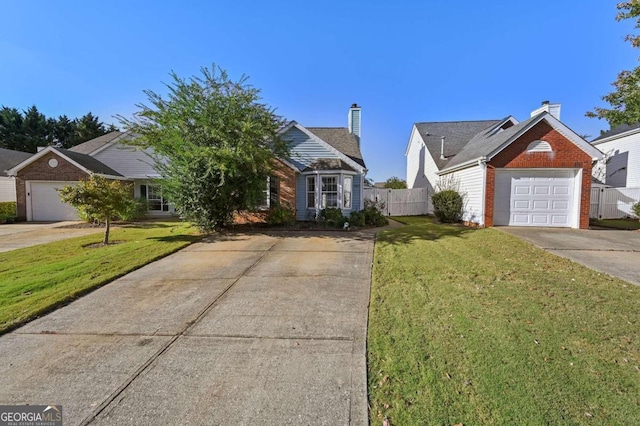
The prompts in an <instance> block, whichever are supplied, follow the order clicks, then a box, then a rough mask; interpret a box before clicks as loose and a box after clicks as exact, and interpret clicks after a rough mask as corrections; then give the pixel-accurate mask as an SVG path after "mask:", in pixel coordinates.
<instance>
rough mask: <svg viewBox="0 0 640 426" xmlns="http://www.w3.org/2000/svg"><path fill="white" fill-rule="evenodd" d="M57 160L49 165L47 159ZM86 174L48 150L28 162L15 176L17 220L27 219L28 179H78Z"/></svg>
mask: <svg viewBox="0 0 640 426" xmlns="http://www.w3.org/2000/svg"><path fill="white" fill-rule="evenodd" d="M52 158H55V159H56V160H58V166H57V167H51V166H49V160H50V159H52ZM87 177H88V175H87V173H85V172H84V171H82V170H80V169H79V168H77V167H76V166H74V165H73V164H71V163H69V162H68V161H67V160H65V159H64V158H62V157H60V156H59V155H57V154H55V153H53V152H49V153H47V154H45V155H44V156H43V157H41V158H39V159H37V160H36V161H34V162H33V163H31V164H29V165H28V166H27V167H25V168H24V169H22V170H20V171H19V172H18V175H17V176H16V199H17V207H18V220H27V190H26V185H25V183H26V181H28V180H52V181H78V180H80V179H85V178H87Z"/></svg>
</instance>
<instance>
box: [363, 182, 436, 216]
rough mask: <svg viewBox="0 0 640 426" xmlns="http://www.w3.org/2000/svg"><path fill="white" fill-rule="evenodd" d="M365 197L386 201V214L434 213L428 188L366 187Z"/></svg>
mask: <svg viewBox="0 0 640 426" xmlns="http://www.w3.org/2000/svg"><path fill="white" fill-rule="evenodd" d="M364 198H365V200H372V201H377V202H382V203H384V209H383V210H382V213H383V214H384V215H386V216H418V215H421V214H429V213H433V207H432V205H431V197H430V196H429V193H428V191H427V188H414V189H386V188H365V190H364Z"/></svg>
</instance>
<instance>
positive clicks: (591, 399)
mask: <svg viewBox="0 0 640 426" xmlns="http://www.w3.org/2000/svg"><path fill="white" fill-rule="evenodd" d="M400 220H401V221H403V222H404V223H405V224H406V225H407V226H404V227H401V228H398V229H395V230H390V231H386V232H382V233H380V234H378V236H377V241H376V248H375V256H374V270H373V285H372V291H371V304H370V312H369V330H368V377H369V400H370V405H371V415H370V416H371V418H370V419H371V424H372V425H381V424H382V422H383V420H384V419H385V418H387V419H388V420H389V423H390V424H391V425H402V424H425V425H427V424H465V425H466V424H491V425H493V424H495V425H498V424H578V425H580V424H585V425H586V424H616V425H636V424H640V411H638V407H639V406H640V310H639V309H638V306H640V287H637V286H634V285H631V284H629V283H626V282H624V281H621V280H618V279H615V278H612V277H610V276H608V275H606V274H601V273H598V272H596V271H593V270H591V269H588V268H586V267H584V266H581V265H579V264H577V263H574V262H571V261H569V260H567V259H564V258H561V257H558V256H555V255H553V254H550V253H547V252H545V251H544V250H542V249H539V248H537V247H535V246H533V245H531V244H529V243H527V242H524V241H521V240H519V239H517V238H515V237H513V236H510V235H508V234H506V233H503V232H499V231H497V230H494V229H470V228H464V227H461V226H452V225H437V224H434V223H433V221H432V219H430V218H425V217H417V218H400ZM594 422H595V423H594Z"/></svg>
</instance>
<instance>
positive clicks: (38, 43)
mask: <svg viewBox="0 0 640 426" xmlns="http://www.w3.org/2000/svg"><path fill="white" fill-rule="evenodd" d="M615 5H616V1H615V0H581V1H577V0H565V1H557V2H550V1H549V2H535V3H532V2H515V1H491V2H476V1H462V2H453V3H452V2H447V1H443V0H441V1H395V2H393V1H377V0H369V1H349V2H346V1H333V0H325V1H322V2H303V1H295V2H294V1H271V2H262V1H241V0H236V1H233V2H222V1H190V2H177V1H134V0H131V1H105V2H93V1H87V2H76V1H73V2H72V1H65V0H58V1H55V2H52V1H44V0H43V1H27V0H23V1H18V0H8V1H5V2H3V7H2V9H3V10H2V13H1V14H0V54H1V57H2V61H1V62H0V105H4V106H9V107H16V108H21V109H26V108H28V107H29V106H30V105H33V104H35V105H36V106H37V107H38V108H39V109H40V110H41V111H42V112H43V113H45V114H46V115H47V116H57V115H60V114H66V115H68V116H71V117H74V116H80V115H83V114H85V113H86V112H88V111H91V112H93V113H94V114H97V115H99V116H100V118H101V119H102V120H103V121H105V122H116V120H115V119H114V118H112V117H113V116H114V115H116V114H122V115H130V114H131V113H133V112H134V111H136V107H135V104H136V103H140V102H144V101H145V96H144V94H143V93H142V91H143V90H144V89H151V90H154V91H156V92H162V91H163V85H162V82H163V81H164V82H166V81H168V80H169V78H168V73H169V72H170V71H171V70H173V71H175V72H176V73H178V74H179V75H181V76H184V77H188V76H191V75H194V74H197V73H198V72H199V69H200V67H202V66H209V65H211V64H212V63H215V64H217V65H219V66H221V67H223V68H225V69H226V70H228V72H229V73H230V75H231V77H232V78H234V79H237V78H239V77H240V76H241V75H242V74H246V75H248V76H249V77H250V80H249V82H250V83H252V84H253V85H254V86H256V87H258V88H260V89H261V90H262V95H263V98H264V101H265V102H266V103H268V104H269V105H271V106H273V107H275V108H276V109H277V112H278V113H279V114H281V115H283V116H284V117H286V118H287V119H293V120H296V121H298V122H299V123H301V124H302V125H306V126H310V127H312V126H346V124H347V110H348V107H349V106H350V105H351V104H352V103H354V102H357V103H358V104H359V105H361V106H362V108H363V112H362V114H363V118H362V120H363V122H362V124H363V130H362V132H363V137H362V149H363V154H364V156H365V160H366V162H367V166H368V167H369V170H370V172H369V177H371V178H373V179H374V180H376V181H380V180H385V179H386V178H388V177H390V176H393V175H395V176H400V177H402V178H404V177H405V157H404V151H405V148H406V144H407V140H408V138H409V133H410V131H411V126H412V124H413V123H414V122H416V121H450V120H478V119H493V118H502V117H504V116H507V115H514V116H515V117H516V118H518V119H521V120H522V119H525V118H527V117H528V116H529V112H530V111H531V110H533V109H535V108H537V107H538V106H539V105H540V102H541V101H543V100H550V101H552V102H559V103H561V104H562V117H561V118H562V121H563V122H565V123H566V124H567V125H568V126H569V127H571V128H572V129H574V130H575V131H576V132H578V133H580V134H588V135H592V136H596V135H598V134H599V132H600V130H603V129H607V128H608V126H607V123H606V122H603V121H598V120H596V119H588V118H586V117H584V113H585V112H586V111H588V110H590V109H592V108H593V107H594V106H596V105H601V106H604V105H605V104H604V103H603V102H602V101H601V100H600V97H601V96H602V95H604V94H606V93H607V92H609V91H610V90H611V86H610V84H611V82H612V81H614V80H615V78H616V75H617V73H618V72H619V71H621V70H622V69H630V68H633V67H634V66H636V58H637V56H638V55H639V54H640V52H638V51H637V50H634V49H632V48H631V47H630V46H629V45H628V43H625V42H624V36H625V34H627V33H629V32H632V23H631V22H622V23H619V22H616V21H615V19H614V18H615V14H616V8H615Z"/></svg>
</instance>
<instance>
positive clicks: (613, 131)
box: [591, 123, 640, 145]
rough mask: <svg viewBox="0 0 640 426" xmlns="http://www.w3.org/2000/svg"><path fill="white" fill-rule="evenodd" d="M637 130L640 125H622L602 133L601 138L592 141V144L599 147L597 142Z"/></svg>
mask: <svg viewBox="0 0 640 426" xmlns="http://www.w3.org/2000/svg"><path fill="white" fill-rule="evenodd" d="M635 129H640V123H636V124H621V125H619V126H617V127H614V128H613V129H611V130H607V131H606V132H604V133H602V134H601V135H600V136H598V137H597V138H595V139H594V140H592V141H591V143H592V144H595V145H597V143H596V142H598V141H600V140H602V139H604V138H608V137H611V136H616V135H619V134H621V133H626V132H628V131H630V130H635Z"/></svg>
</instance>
